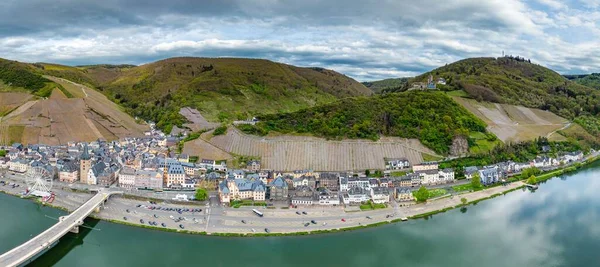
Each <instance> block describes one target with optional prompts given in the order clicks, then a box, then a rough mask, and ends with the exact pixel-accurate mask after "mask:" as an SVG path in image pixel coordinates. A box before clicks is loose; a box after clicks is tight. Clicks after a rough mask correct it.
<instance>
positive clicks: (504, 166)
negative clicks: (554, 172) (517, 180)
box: [464, 151, 583, 185]
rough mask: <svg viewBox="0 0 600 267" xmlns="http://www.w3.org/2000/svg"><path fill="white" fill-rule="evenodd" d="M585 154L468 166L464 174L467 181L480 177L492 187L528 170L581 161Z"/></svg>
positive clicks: (567, 154) (482, 182) (566, 154)
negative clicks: (510, 176) (512, 175)
mask: <svg viewBox="0 0 600 267" xmlns="http://www.w3.org/2000/svg"><path fill="white" fill-rule="evenodd" d="M582 159H583V152H581V151H576V152H567V153H563V154H562V155H561V156H558V157H551V156H547V155H541V156H538V157H536V158H535V159H534V160H532V161H530V162H521V163H519V162H513V161H505V162H500V163H497V164H493V165H488V166H483V167H479V166H468V167H465V169H464V173H465V177H466V178H467V179H472V178H474V177H479V179H480V181H481V184H483V185H490V184H494V183H498V182H501V181H503V180H505V179H506V177H508V176H509V175H511V174H515V173H520V172H522V171H523V170H525V169H528V168H533V167H535V168H538V169H541V170H551V169H555V168H558V167H559V166H561V165H565V164H570V163H573V162H577V161H581V160H582Z"/></svg>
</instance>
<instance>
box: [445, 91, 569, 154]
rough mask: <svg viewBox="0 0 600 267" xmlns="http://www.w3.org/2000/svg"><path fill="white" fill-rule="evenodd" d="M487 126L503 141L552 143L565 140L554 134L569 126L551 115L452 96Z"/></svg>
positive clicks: (563, 119)
mask: <svg viewBox="0 0 600 267" xmlns="http://www.w3.org/2000/svg"><path fill="white" fill-rule="evenodd" d="M453 99H454V100H455V101H456V102H458V103H460V104H461V105H462V106H463V107H465V108H466V109H468V110H469V111H471V112H472V113H473V114H475V116H477V117H479V118H480V119H482V120H483V121H485V123H487V125H488V128H487V129H488V130H489V131H490V132H492V133H494V134H495V135H496V136H497V137H498V138H499V139H500V140H502V141H503V142H505V143H506V142H518V141H528V140H533V139H535V138H537V137H539V136H544V137H548V138H551V140H554V141H563V140H565V137H564V136H561V135H560V134H558V133H556V131H558V130H560V129H562V128H564V127H568V125H569V121H568V120H567V119H565V118H562V117H559V116H557V115H555V114H553V113H551V112H548V111H544V110H540V109H535V108H526V107H522V106H515V105H508V104H497V103H488V102H477V101H475V100H473V99H467V98H462V97H453Z"/></svg>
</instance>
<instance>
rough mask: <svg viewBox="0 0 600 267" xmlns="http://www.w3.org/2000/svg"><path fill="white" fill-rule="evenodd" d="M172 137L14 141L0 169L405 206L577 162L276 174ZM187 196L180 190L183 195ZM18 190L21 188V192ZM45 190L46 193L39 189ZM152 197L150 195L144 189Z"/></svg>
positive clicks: (144, 187) (278, 199)
mask: <svg viewBox="0 0 600 267" xmlns="http://www.w3.org/2000/svg"><path fill="white" fill-rule="evenodd" d="M177 141H178V139H177V137H175V136H166V135H165V134H163V133H162V132H160V131H158V130H154V129H153V130H151V131H149V132H148V133H146V136H145V137H144V138H124V139H121V140H118V141H110V142H109V141H102V140H98V141H93V142H89V143H83V142H81V143H75V142H73V143H69V144H67V145H64V146H45V145H26V146H24V145H22V144H19V143H15V144H13V145H12V146H8V147H0V150H3V151H5V153H4V154H5V156H4V157H0V170H2V169H4V170H8V171H9V172H11V173H13V175H14V174H24V173H27V172H28V170H30V169H31V168H36V167H37V168H42V169H44V170H46V173H47V177H46V179H50V180H57V181H59V182H61V183H65V184H76V185H83V186H98V187H118V188H122V189H123V190H126V191H127V192H128V193H131V194H136V192H142V193H145V194H143V196H148V193H152V192H154V193H157V194H158V193H160V192H163V191H170V192H180V193H181V194H177V196H176V198H174V199H173V200H179V201H188V200H192V199H194V194H193V192H194V191H195V190H197V189H199V188H202V189H204V190H206V191H208V192H209V193H213V195H214V196H215V197H216V198H217V199H218V201H219V203H220V204H221V205H224V206H234V207H239V206H241V205H252V206H261V205H262V206H271V205H274V204H276V205H281V206H291V207H298V206H325V207H326V206H332V207H333V206H345V207H352V206H360V207H363V205H365V204H369V205H371V206H372V207H373V206H374V205H378V207H381V205H383V207H386V206H387V205H389V203H390V202H394V205H399V206H407V205H411V204H414V203H416V199H415V197H414V191H416V190H417V189H419V188H420V187H421V186H425V187H427V188H442V187H445V186H447V185H449V184H450V185H454V184H464V183H468V181H469V180H471V179H472V178H474V177H477V179H480V182H481V184H482V185H486V186H489V185H493V184H497V183H502V182H506V178H507V177H509V176H511V175H515V174H518V173H520V172H522V171H523V170H525V169H528V168H531V167H535V168H538V169H541V170H551V169H554V168H558V167H560V166H561V165H564V164H568V163H572V162H576V161H580V160H582V159H583V153H582V152H581V151H577V152H570V153H562V155H561V156H558V157H550V156H548V155H540V156H538V157H537V158H536V159H534V160H532V161H531V162H512V161H507V162H500V163H497V164H493V165H489V166H465V167H464V174H463V175H462V176H463V177H460V178H461V179H457V178H458V177H455V175H456V174H455V171H454V170H453V169H450V168H446V169H440V168H439V164H438V162H423V163H418V164H413V163H411V162H410V161H409V160H408V159H406V158H396V159H382V160H385V166H386V169H385V170H373V172H371V171H370V170H366V171H360V172H357V171H348V172H335V173H334V172H316V171H313V170H295V171H277V170H265V169H263V168H261V163H260V160H259V159H253V160H248V161H247V162H244V163H243V164H244V165H245V166H243V167H242V168H231V167H228V165H227V162H226V161H219V160H218V159H203V158H194V157H190V156H188V155H186V154H181V153H175V152H173V151H172V149H174V146H176V144H177ZM186 193H187V194H186ZM24 194H26V192H24ZM47 194H48V193H47ZM150 196H152V197H154V196H155V195H152V194H150Z"/></svg>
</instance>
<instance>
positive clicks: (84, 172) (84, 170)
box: [79, 144, 92, 184]
mask: <svg viewBox="0 0 600 267" xmlns="http://www.w3.org/2000/svg"><path fill="white" fill-rule="evenodd" d="M91 167H92V156H90V152H89V151H88V145H87V144H85V147H84V148H83V154H81V157H80V158H79V182H82V183H86V184H87V179H88V171H89V170H90V168H91Z"/></svg>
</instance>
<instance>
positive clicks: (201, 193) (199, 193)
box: [195, 188, 208, 201]
mask: <svg viewBox="0 0 600 267" xmlns="http://www.w3.org/2000/svg"><path fill="white" fill-rule="evenodd" d="M195 197H196V200H200V201H202V200H206V199H207V198H208V193H207V192H206V189H203V188H199V189H198V190H196V195H195Z"/></svg>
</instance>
